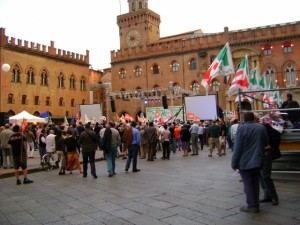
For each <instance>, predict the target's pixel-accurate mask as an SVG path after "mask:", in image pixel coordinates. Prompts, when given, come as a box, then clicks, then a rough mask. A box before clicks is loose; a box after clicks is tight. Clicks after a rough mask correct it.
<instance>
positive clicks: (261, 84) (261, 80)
mask: <svg viewBox="0 0 300 225" xmlns="http://www.w3.org/2000/svg"><path fill="white" fill-rule="evenodd" d="M258 84H259V88H260V89H261V90H264V89H266V77H265V75H264V74H263V75H262V76H261V77H260V78H259V82H258Z"/></svg>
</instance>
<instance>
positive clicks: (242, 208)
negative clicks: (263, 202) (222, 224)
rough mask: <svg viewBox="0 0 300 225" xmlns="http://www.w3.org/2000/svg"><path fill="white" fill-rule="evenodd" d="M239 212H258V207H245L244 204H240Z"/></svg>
mask: <svg viewBox="0 0 300 225" xmlns="http://www.w3.org/2000/svg"><path fill="white" fill-rule="evenodd" d="M240 211H241V212H246V213H258V212H259V208H257V207H246V206H242V207H241V208H240Z"/></svg>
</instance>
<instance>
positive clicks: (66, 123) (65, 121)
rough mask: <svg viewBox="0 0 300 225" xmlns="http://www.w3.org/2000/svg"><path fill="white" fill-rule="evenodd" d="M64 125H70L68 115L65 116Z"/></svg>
mask: <svg viewBox="0 0 300 225" xmlns="http://www.w3.org/2000/svg"><path fill="white" fill-rule="evenodd" d="M64 126H69V122H68V120H67V117H66V116H65V118H64Z"/></svg>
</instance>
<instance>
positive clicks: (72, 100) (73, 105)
mask: <svg viewBox="0 0 300 225" xmlns="http://www.w3.org/2000/svg"><path fill="white" fill-rule="evenodd" d="M71 107H75V99H74V98H72V99H71Z"/></svg>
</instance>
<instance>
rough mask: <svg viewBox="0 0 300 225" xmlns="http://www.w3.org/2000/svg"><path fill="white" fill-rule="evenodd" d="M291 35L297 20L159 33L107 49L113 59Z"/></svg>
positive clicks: (296, 33)
mask: <svg viewBox="0 0 300 225" xmlns="http://www.w3.org/2000/svg"><path fill="white" fill-rule="evenodd" d="M295 38H300V21H296V22H291V23H284V24H276V25H269V26H261V27H254V28H248V29H241V30H233V31H229V29H228V27H225V28H224V31H223V32H220V33H210V34H208V33H193V34H188V35H186V36H185V37H184V38H183V37H182V35H180V36H179V37H176V36H171V37H163V38H160V40H159V41H157V42H154V43H148V44H147V45H141V46H137V47H132V48H123V49H120V50H117V51H111V61H112V63H117V62H119V61H120V62H121V61H123V60H130V59H136V58H144V57H151V56H157V55H159V54H163V55H168V54H176V53H182V52H191V51H195V50H209V49H213V48H220V47H222V46H223V45H224V44H225V43H226V42H229V43H230V44H231V46H235V45H238V46H241V45H243V44H245V45H249V44H251V43H253V44H255V45H257V44H258V43H261V44H262V45H264V44H266V43H272V42H273V41H274V42H278V41H282V42H284V41H287V40H289V39H295Z"/></svg>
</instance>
